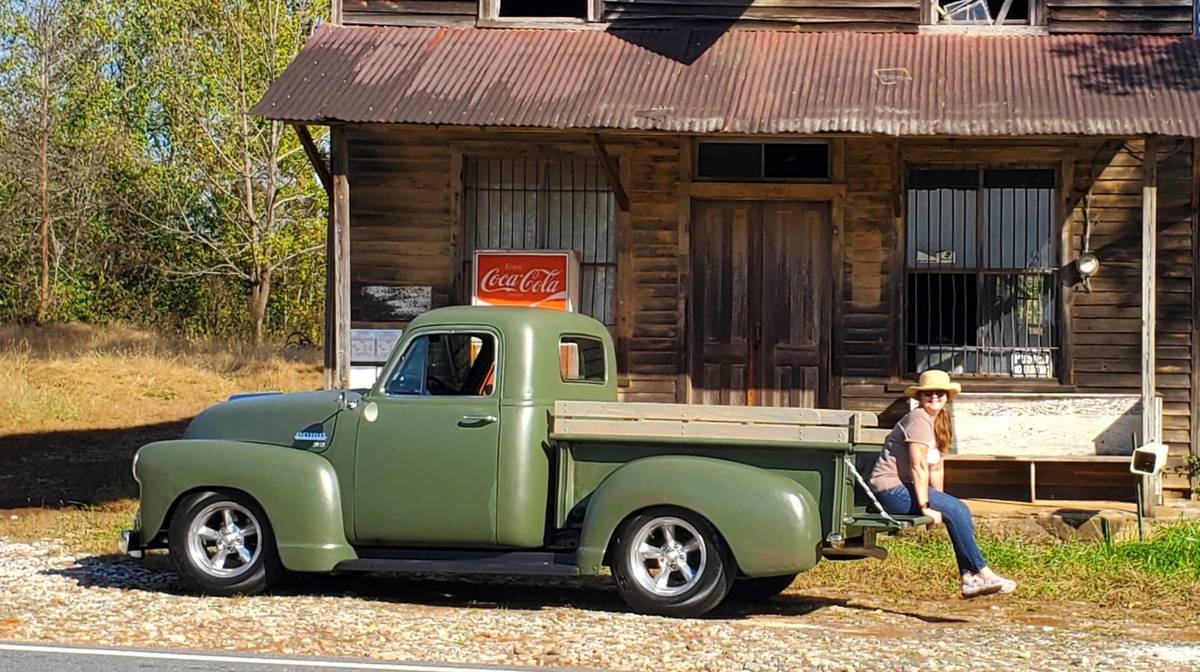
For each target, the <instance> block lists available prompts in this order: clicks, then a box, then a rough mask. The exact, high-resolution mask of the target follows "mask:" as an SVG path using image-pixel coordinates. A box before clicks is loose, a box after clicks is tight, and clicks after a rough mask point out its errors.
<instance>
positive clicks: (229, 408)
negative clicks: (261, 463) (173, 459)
mask: <svg viewBox="0 0 1200 672" xmlns="http://www.w3.org/2000/svg"><path fill="white" fill-rule="evenodd" d="M339 394H341V392H340V391H338V390H322V391H319V392H299V393H295V394H278V393H272V394H254V395H235V396H234V397H231V398H230V399H229V401H226V402H223V403H220V404H217V405H216V406H212V407H210V408H207V409H205V410H204V412H202V413H201V414H200V415H198V416H196V419H195V420H192V423H191V424H190V425H188V428H187V431H186V432H184V434H183V438H185V439H229V440H234V441H248V442H252V443H270V444H274V445H278V446H294V447H296V448H305V449H317V450H321V449H323V448H324V447H325V446H326V445H328V444H329V442H330V441H331V440H332V439H333V432H334V428H335V424H336V420H337V416H338V413H339V412H340V410H341V408H342V405H341V403H339V401H338V395H339ZM346 395H347V397H350V396H354V397H357V396H358V393H357V392H346ZM298 433H302V434H300V435H299V436H298ZM322 435H324V436H322Z"/></svg>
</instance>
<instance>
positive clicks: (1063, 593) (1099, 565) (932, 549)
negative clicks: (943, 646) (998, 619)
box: [795, 521, 1200, 608]
mask: <svg viewBox="0 0 1200 672" xmlns="http://www.w3.org/2000/svg"><path fill="white" fill-rule="evenodd" d="M978 539H979V545H980V549H981V550H982V551H983V555H984V557H985V558H987V560H988V564H989V565H990V566H991V567H992V568H993V569H995V570H996V571H997V572H999V573H1001V574H1004V575H1008V576H1011V577H1012V578H1014V579H1016V580H1017V581H1018V582H1019V583H1020V584H1021V588H1020V590H1019V591H1018V593H1017V595H1016V596H1015V599H1017V600H1025V601H1028V602H1030V603H1037V602H1039V601H1043V600H1055V601H1059V600H1075V601H1084V602H1089V603H1092V604H1095V605H1098V606H1105V607H1119V608H1134V607H1162V608H1171V607H1188V606H1189V605H1191V606H1194V605H1195V604H1197V603H1200V522H1197V521H1179V522H1175V523H1171V524H1168V525H1164V526H1161V527H1158V528H1157V529H1156V530H1154V532H1152V533H1151V534H1150V535H1149V536H1148V537H1147V538H1146V540H1145V541H1142V542H1138V541H1126V542H1118V543H1108V544H1106V543H1087V542H1079V541H1070V542H1063V541H1058V540H1051V539H1048V538H1045V537H1039V538H1036V539H1035V538H1033V537H1030V536H1025V535H1022V534H1020V533H1013V532H1006V531H1001V530H993V529H990V528H988V527H987V526H986V525H984V526H981V527H980V529H979V531H978ZM881 545H882V546H884V547H885V548H887V549H888V553H889V557H888V559H887V560H885V561H884V562H883V563H882V564H880V563H876V562H864V561H860V562H823V563H821V564H820V565H818V567H817V568H816V569H814V570H813V571H811V572H807V573H805V574H801V575H800V578H799V579H797V582H796V584H795V586H796V587H798V588H801V589H803V588H805V587H818V586H820V587H826V588H835V589H844V590H848V591H856V592H862V591H869V592H873V593H876V594H877V595H878V596H879V597H882V598H885V599H887V598H893V599H911V598H914V597H916V598H927V599H942V598H945V597H946V596H947V595H953V594H955V593H956V592H957V590H958V572H957V569H956V568H955V564H954V554H953V551H952V550H951V548H950V542H949V540H948V539H947V538H946V534H945V532H944V531H941V530H917V531H913V532H910V533H906V534H905V535H903V536H900V537H892V538H887V539H883V540H882V541H881Z"/></svg>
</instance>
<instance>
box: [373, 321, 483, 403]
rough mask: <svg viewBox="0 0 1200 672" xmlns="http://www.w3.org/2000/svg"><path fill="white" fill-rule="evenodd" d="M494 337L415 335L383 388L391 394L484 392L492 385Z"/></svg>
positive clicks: (468, 394) (470, 393) (478, 394)
mask: <svg viewBox="0 0 1200 672" xmlns="http://www.w3.org/2000/svg"><path fill="white" fill-rule="evenodd" d="M495 369H496V338H495V337H494V336H492V335H491V334H488V333H465V332H456V333H450V334H426V335H423V336H420V337H419V338H417V339H415V340H414V341H413V342H412V343H411V344H410V345H409V347H408V351H407V352H406V353H405V354H404V359H403V360H401V362H400V366H398V367H396V370H395V373H393V375H392V377H391V379H390V380H388V383H387V385H386V386H385V388H384V391H385V392H386V393H387V394H390V395H422V396H487V395H489V394H491V393H492V388H493V387H494V385H495V382H494V381H495Z"/></svg>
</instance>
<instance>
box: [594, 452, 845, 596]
mask: <svg viewBox="0 0 1200 672" xmlns="http://www.w3.org/2000/svg"><path fill="white" fill-rule="evenodd" d="M663 505H669V506H678V507H681V508H684V509H688V510H690V511H694V512H696V513H697V514H699V515H701V516H704V518H706V519H707V520H708V521H709V522H711V523H712V524H713V525H714V526H715V527H716V528H717V531H718V532H720V533H721V536H722V537H723V538H724V539H725V542H726V543H727V544H728V545H729V548H730V550H731V551H732V552H733V556H734V559H735V560H736V561H737V564H738V568H739V569H740V570H741V571H742V573H743V574H746V575H747V576H774V575H779V574H788V573H794V572H800V571H804V570H807V569H810V568H812V567H813V566H814V565H816V564H817V560H818V558H819V550H820V549H819V547H820V543H821V517H820V512H819V511H818V509H817V502H816V500H815V499H814V498H813V495H812V494H811V493H809V491H808V490H807V489H805V488H804V487H803V486H801V485H800V484H799V483H796V482H795V481H793V480H791V479H789V478H787V477H785V476H781V475H779V474H775V473H772V472H770V471H766V470H764V469H760V468H758V467H752V466H749V465H746V464H741V463H738V462H729V461H726V460H718V459H713V458H708V457H695V456H685V455H664V456H657V457H647V458H644V459H640V460H634V461H633V462H630V463H629V464H626V465H624V466H622V467H621V468H619V469H617V470H616V471H614V472H613V473H612V474H610V475H609V476H608V478H606V479H605V480H604V481H603V482H602V483H601V484H600V485H599V487H597V488H596V490H595V492H593V493H592V495H591V497H590V498H589V499H588V505H587V512H586V514H585V515H584V520H583V532H582V535H581V538H580V545H579V550H578V552H577V555H576V559H577V562H578V565H579V570H580V572H581V573H583V574H596V573H598V572H599V571H600V566H601V565H602V564H604V555H605V550H606V549H607V548H608V545H609V543H610V542H611V541H612V537H613V534H614V533H615V532H616V529H617V526H618V525H620V523H621V521H622V520H624V519H625V518H626V517H628V516H629V515H631V514H633V513H636V512H637V511H640V510H642V509H645V508H648V507H652V506H663Z"/></svg>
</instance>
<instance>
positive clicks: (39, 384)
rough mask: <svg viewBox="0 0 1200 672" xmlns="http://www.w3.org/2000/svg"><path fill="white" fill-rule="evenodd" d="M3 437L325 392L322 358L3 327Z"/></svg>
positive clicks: (121, 331)
mask: <svg viewBox="0 0 1200 672" xmlns="http://www.w3.org/2000/svg"><path fill="white" fill-rule="evenodd" d="M0 367H3V370H4V371H5V372H6V375H5V376H4V377H3V378H0V399H3V402H2V403H3V404H4V406H3V408H4V412H3V413H2V414H0V437H3V436H6V435H12V434H27V433H31V432H47V431H51V432H53V431H62V430H79V429H111V428H121V427H132V426H138V425H146V424H151V423H157V422H166V421H174V420H186V419H188V418H191V417H193V416H194V415H195V414H196V413H198V412H199V411H201V410H202V409H204V408H205V407H206V406H209V405H211V404H213V403H214V402H217V401H220V400H222V399H225V398H227V397H228V396H229V395H230V394H233V393H235V392H245V391H255V390H280V391H295V390H306V389H314V388H317V387H320V385H321V368H320V367H321V365H320V352H319V351H317V350H313V349H310V350H306V351H302V352H300V353H299V354H298V355H297V356H289V357H287V358H285V357H283V356H282V355H281V354H280V350H279V349H278V348H265V347H264V348H253V347H247V346H244V345H237V344H231V343H222V342H219V341H192V340H184V339H179V338H171V337H162V336H156V335H155V334H152V333H149V332H145V331H139V330H135V329H130V328H128V327H119V326H116V327H104V328H98V327H92V326H87V325H53V326H45V327H26V326H14V325H3V326H0Z"/></svg>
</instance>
